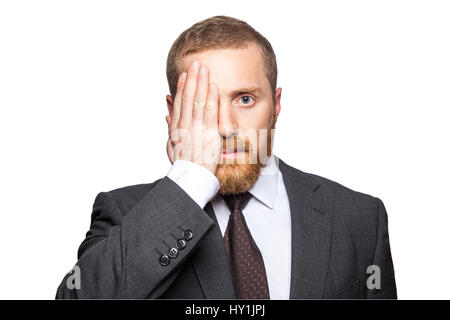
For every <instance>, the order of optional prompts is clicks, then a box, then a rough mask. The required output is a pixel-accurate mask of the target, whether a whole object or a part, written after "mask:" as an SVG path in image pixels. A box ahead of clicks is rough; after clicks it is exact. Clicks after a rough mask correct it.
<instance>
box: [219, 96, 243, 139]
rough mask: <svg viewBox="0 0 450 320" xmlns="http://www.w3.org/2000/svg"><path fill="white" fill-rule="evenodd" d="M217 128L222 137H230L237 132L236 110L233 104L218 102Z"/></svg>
mask: <svg viewBox="0 0 450 320" xmlns="http://www.w3.org/2000/svg"><path fill="white" fill-rule="evenodd" d="M218 130H219V133H220V135H221V136H222V138H223V139H228V138H231V137H233V136H235V135H237V133H238V126H237V117H236V112H235V110H233V106H232V105H229V104H227V103H222V101H221V102H220V103H219V126H218Z"/></svg>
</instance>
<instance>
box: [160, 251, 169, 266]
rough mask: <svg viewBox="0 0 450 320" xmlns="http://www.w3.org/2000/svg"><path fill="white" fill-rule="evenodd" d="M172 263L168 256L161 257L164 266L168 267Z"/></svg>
mask: <svg viewBox="0 0 450 320" xmlns="http://www.w3.org/2000/svg"><path fill="white" fill-rule="evenodd" d="M169 262H170V258H169V256H168V255H167V254H163V255H162V256H161V257H159V263H160V264H161V265H162V266H167V265H168V264H169Z"/></svg>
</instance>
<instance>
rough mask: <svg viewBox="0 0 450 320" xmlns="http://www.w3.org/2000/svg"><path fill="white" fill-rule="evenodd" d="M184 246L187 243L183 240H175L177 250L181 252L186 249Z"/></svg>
mask: <svg viewBox="0 0 450 320" xmlns="http://www.w3.org/2000/svg"><path fill="white" fill-rule="evenodd" d="M186 245H187V243H186V241H185V240H184V239H178V240H177V247H178V250H183V249H184V248H186Z"/></svg>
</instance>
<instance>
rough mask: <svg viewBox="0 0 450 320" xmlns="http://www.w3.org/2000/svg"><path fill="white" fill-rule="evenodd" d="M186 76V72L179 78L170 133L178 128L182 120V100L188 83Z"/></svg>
mask: <svg viewBox="0 0 450 320" xmlns="http://www.w3.org/2000/svg"><path fill="white" fill-rule="evenodd" d="M186 76H187V75H186V72H182V73H181V74H180V76H179V77H178V82H177V93H176V94H175V101H174V103H173V112H172V121H171V124H170V129H169V130H170V131H172V130H174V129H175V128H176V127H177V126H178V121H179V120H180V110H181V100H182V97H183V91H184V86H185V83H186Z"/></svg>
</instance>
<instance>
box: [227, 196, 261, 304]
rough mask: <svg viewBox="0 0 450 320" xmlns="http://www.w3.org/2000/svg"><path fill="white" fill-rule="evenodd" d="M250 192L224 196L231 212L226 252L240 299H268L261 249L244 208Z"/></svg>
mask: <svg viewBox="0 0 450 320" xmlns="http://www.w3.org/2000/svg"><path fill="white" fill-rule="evenodd" d="M250 198H251V194H250V193H248V192H246V193H242V194H238V195H231V196H223V199H224V200H225V203H226V204H227V206H228V208H229V209H230V211H231V215H230V218H229V220H228V225H227V229H226V230H225V235H224V242H225V251H226V252H227V255H228V262H229V264H230V269H231V275H232V277H233V283H234V290H235V293H236V298H237V299H269V286H268V283H267V275H266V269H265V267H264V261H263V258H262V255H261V252H260V251H259V249H258V246H257V245H256V243H255V241H254V240H253V238H252V235H251V233H250V230H249V229H248V227H247V223H246V222H245V217H244V215H243V214H242V209H243V208H244V207H245V205H246V204H247V202H248V201H249V200H250Z"/></svg>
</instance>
